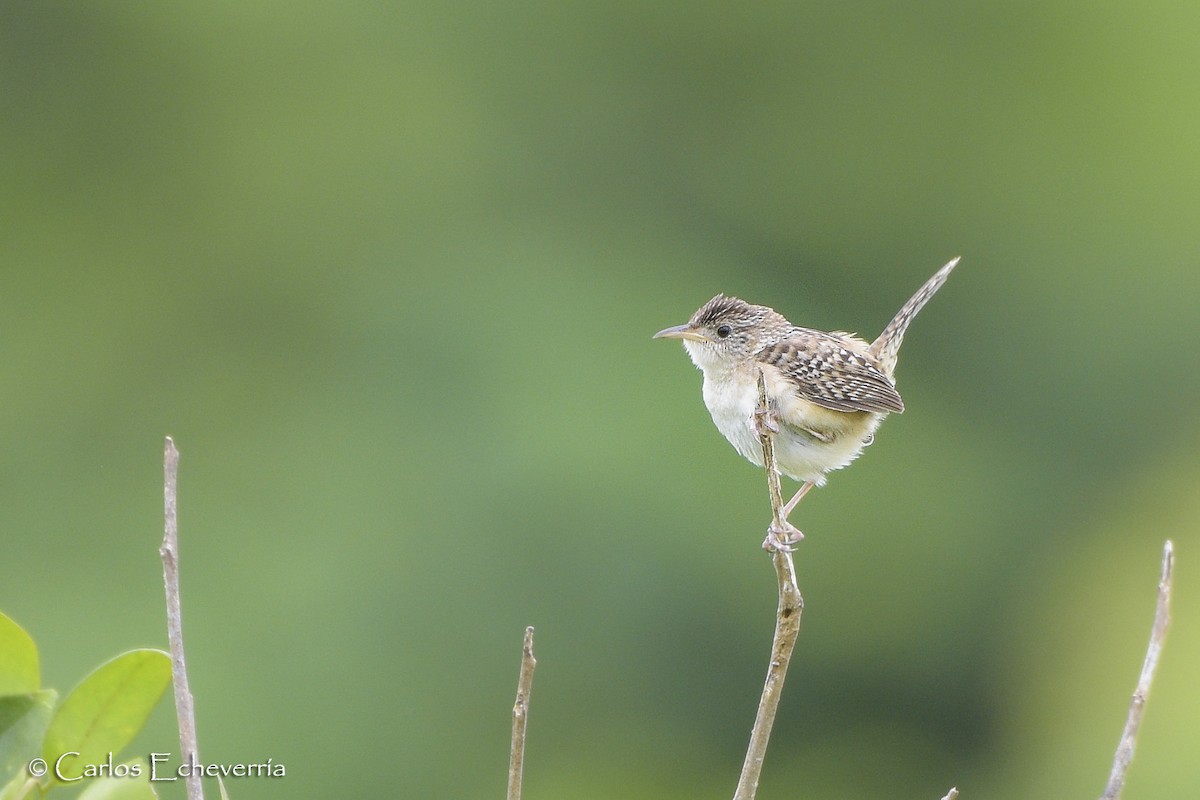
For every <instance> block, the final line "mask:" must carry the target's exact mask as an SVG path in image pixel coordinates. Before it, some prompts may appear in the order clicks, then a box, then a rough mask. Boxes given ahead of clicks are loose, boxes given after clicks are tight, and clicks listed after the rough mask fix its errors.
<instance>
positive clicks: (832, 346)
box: [755, 328, 904, 413]
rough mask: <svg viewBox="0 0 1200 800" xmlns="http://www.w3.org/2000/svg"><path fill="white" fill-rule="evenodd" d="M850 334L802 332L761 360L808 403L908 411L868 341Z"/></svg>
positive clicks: (764, 353) (772, 348)
mask: <svg viewBox="0 0 1200 800" xmlns="http://www.w3.org/2000/svg"><path fill="white" fill-rule="evenodd" d="M858 344H860V340H858V339H856V338H851V337H850V336H849V335H848V334H845V335H839V334H830V333H823V332H821V331H814V330H808V329H806V328H797V329H795V330H794V331H793V332H792V333H790V334H789V335H788V336H787V337H785V338H784V339H781V340H780V341H778V342H776V343H775V344H772V345H768V346H767V347H764V348H763V349H762V350H760V351H759V352H758V353H757V354H755V358H756V359H757V360H758V361H759V362H761V363H764V364H769V365H771V366H773V367H775V368H776V369H778V370H779V371H780V373H782V374H783V376H784V377H785V378H787V379H788V380H789V381H790V382H791V383H792V384H794V385H795V387H796V393H797V394H799V395H800V396H801V397H803V398H804V399H806V400H808V401H810V402H813V403H816V404H817V405H819V406H823V407H824V408H830V409H833V410H834V411H894V412H897V413H898V412H901V411H903V410H904V401H903V400H901V399H900V393H899V392H897V391H896V386H895V384H893V383H892V380H891V378H889V377H888V376H887V375H886V374H885V373H884V372H883V370H882V369H880V367H879V364H878V362H876V361H875V359H874V358H872V357H871V356H869V355H867V354H866V353H865V352H864V351H865V349H866V346H867V345H866V342H861V345H862V346H861V347H856V345H858Z"/></svg>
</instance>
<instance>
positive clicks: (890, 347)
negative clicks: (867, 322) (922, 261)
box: [869, 258, 958, 375]
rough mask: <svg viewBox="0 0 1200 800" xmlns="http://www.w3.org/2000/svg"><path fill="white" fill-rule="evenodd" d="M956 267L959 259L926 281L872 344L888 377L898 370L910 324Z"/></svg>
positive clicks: (952, 261) (872, 351)
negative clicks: (905, 333)
mask: <svg viewBox="0 0 1200 800" xmlns="http://www.w3.org/2000/svg"><path fill="white" fill-rule="evenodd" d="M956 266H958V258H953V259H951V260H950V263H948V264H946V266H944V267H942V268H941V269H939V270H938V271H937V272H936V273H934V276H933V277H932V278H930V279H929V280H927V281H925V285H924V286H922V287H921V288H920V289H918V290H917V293H916V294H914V295H913V296H912V297H910V298H909V299H908V302H907V303H905V304H904V308H902V309H900V311H899V313H897V314H896V316H895V317H893V318H892V321H891V322H889V323H888V324H887V327H886V328H884V329H883V333H881V334H879V338H878V339H876V340H875V341H874V342H872V343H871V348H870V351H869V352H870V353H871V355H873V356H875V358H877V359H878V360H879V363H880V364H882V365H883V368H884V370H885V371H886V372H887V374H888V375H891V374H892V373H893V372H894V371H895V369H896V357H897V355H898V354H899V352H900V344H901V342H903V341H904V331H906V330H908V323H910V322H912V321H913V317H915V316H916V315H917V312H918V311H920V310H921V309H922V308H923V307H924V306H925V304H926V303H928V302H929V298H931V297H933V296H934V294H936V293H937V290H938V289H940V288H942V284H943V283H945V282H946V278H949V277H950V272H951V270H953V269H954V268H955V267H956Z"/></svg>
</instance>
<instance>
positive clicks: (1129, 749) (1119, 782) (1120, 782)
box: [1101, 539, 1175, 800]
mask: <svg viewBox="0 0 1200 800" xmlns="http://www.w3.org/2000/svg"><path fill="white" fill-rule="evenodd" d="M1174 572H1175V548H1174V546H1173V545H1172V544H1171V540H1170V539H1168V540H1167V543H1166V544H1165V545H1163V557H1162V572H1161V573H1160V577H1159V579H1158V602H1157V603H1156V604H1155V608H1154V626H1153V627H1152V628H1151V629H1150V645H1149V647H1147V648H1146V659H1145V661H1143V662H1142V674H1141V675H1140V676H1139V677H1138V682H1137V688H1136V689H1134V691H1133V701H1132V702H1131V703H1130V704H1129V717H1128V719H1126V720H1125V729H1124V730H1123V731H1122V732H1121V741H1120V742H1119V743H1118V744H1117V753H1116V756H1115V757H1114V758H1113V766H1112V772H1111V773H1110V774H1109V776H1108V785H1107V786H1106V787H1104V794H1103V795H1102V796H1101V797H1102V800H1117V798H1118V797H1120V796H1121V790H1122V789H1124V788H1125V774H1126V773H1127V772H1128V771H1129V765H1130V763H1131V762H1132V761H1133V746H1134V744H1135V743H1136V741H1137V735H1138V729H1139V728H1140V727H1141V724H1142V714H1143V713H1144V712H1145V710H1146V698H1147V697H1148V696H1149V695H1150V684H1151V682H1153V680H1154V671H1155V669H1157V668H1158V657H1159V655H1161V654H1162V648H1163V643H1164V642H1165V641H1166V638H1167V625H1168V624H1169V623H1170V621H1171V581H1172V578H1173V577H1174Z"/></svg>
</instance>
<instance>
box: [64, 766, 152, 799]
mask: <svg viewBox="0 0 1200 800" xmlns="http://www.w3.org/2000/svg"><path fill="white" fill-rule="evenodd" d="M123 766H126V767H128V768H129V772H128V773H127V774H126V775H125V776H124V777H116V776H112V777H104V778H97V779H96V780H94V781H92V782H91V783H89V784H88V786H87V788H86V789H84V790H83V791H82V792H81V793H80V795H79V800H157V798H158V795H157V794H156V793H155V791H154V787H152V786H151V785H150V765H149V764H148V763H147V762H146V759H144V758H135V759H134V760H133V761H129V762H127V763H126V764H124V765H123ZM134 771H136V773H137V774H136V775H134V774H133V773H134Z"/></svg>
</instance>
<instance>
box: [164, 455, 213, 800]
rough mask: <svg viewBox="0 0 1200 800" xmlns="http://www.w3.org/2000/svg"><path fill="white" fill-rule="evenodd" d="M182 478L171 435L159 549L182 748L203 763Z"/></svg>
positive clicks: (194, 777)
mask: <svg viewBox="0 0 1200 800" xmlns="http://www.w3.org/2000/svg"><path fill="white" fill-rule="evenodd" d="M178 480H179V451H178V450H176V449H175V442H173V441H172V440H171V437H170V436H168V437H167V440H166V443H165V446H164V451H163V516H164V522H163V541H162V546H161V547H160V548H159V550H158V554H159V556H160V557H161V558H162V564H163V584H164V585H165V587H166V593H167V639H168V641H169V642H170V647H171V677H172V683H173V684H174V686H175V716H176V717H177V718H178V720H179V749H180V750H181V751H182V753H181V754H182V759H183V763H184V764H193V763H199V760H200V759H199V755H198V749H197V745H196V710H195V707H194V706H193V703H192V691H191V689H190V688H188V677H187V665H186V664H185V663H184V660H183V615H182V612H181V611H180V606H179V521H178V517H177V516H176V497H177V488H178ZM186 786H187V796H188V800H204V788H203V787H202V786H201V785H200V776H199V775H198V774H196V770H189V773H188V778H187V783H186Z"/></svg>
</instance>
